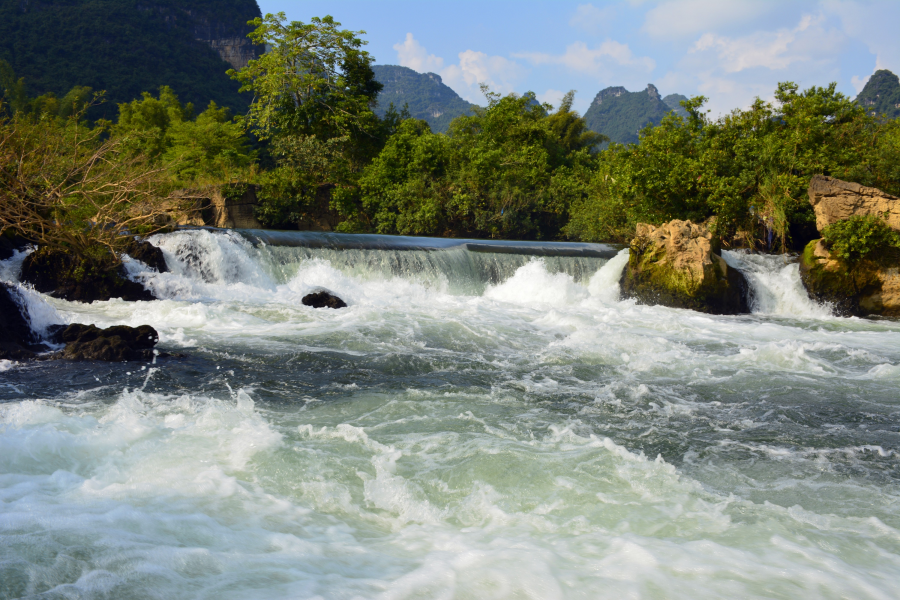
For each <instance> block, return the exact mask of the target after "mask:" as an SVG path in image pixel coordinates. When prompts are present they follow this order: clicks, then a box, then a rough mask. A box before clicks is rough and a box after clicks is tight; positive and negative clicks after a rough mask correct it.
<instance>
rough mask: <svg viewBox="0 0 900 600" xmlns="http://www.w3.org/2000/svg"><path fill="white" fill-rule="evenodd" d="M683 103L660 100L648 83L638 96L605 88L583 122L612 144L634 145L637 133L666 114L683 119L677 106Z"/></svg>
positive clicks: (675, 97)
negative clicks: (607, 138) (675, 114)
mask: <svg viewBox="0 0 900 600" xmlns="http://www.w3.org/2000/svg"><path fill="white" fill-rule="evenodd" d="M683 99H684V100H686V98H685V97H684V96H681V95H679V94H672V95H670V96H666V99H665V100H664V99H663V98H662V97H661V96H660V93H659V90H658V89H657V88H656V86H655V85H653V84H652V83H648V84H647V87H646V88H645V89H644V90H641V91H640V92H629V91H628V90H626V89H625V88H624V87H622V86H615V87H608V88H606V89H604V90H601V91H600V92H599V93H598V94H597V95H596V96H595V97H594V101H593V102H591V106H590V108H588V110H587V112H586V113H584V120H585V121H586V122H587V125H588V127H590V129H591V130H592V131H596V132H597V133H602V134H603V135H606V136H608V137H609V139H610V141H612V142H617V143H619V144H630V143H635V142H637V141H638V132H639V131H640V130H641V129H643V128H644V127H645V126H647V125H649V124H651V123H653V124H657V123H659V122H660V121H662V118H663V117H664V116H666V114H668V113H669V111H673V110H674V111H675V112H676V113H677V114H684V115H686V114H687V113H686V112H685V110H684V109H683V108H682V107H681V106H679V105H678V102H679V101H680V100H683ZM670 100H671V101H673V102H672V103H671V104H670ZM672 104H674V106H672Z"/></svg>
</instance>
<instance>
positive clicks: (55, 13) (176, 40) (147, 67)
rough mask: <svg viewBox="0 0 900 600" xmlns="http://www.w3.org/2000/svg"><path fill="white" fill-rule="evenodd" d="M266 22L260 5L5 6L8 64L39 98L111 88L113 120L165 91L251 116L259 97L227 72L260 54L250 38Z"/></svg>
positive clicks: (183, 1) (119, 0) (161, 1)
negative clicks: (120, 110) (253, 23)
mask: <svg viewBox="0 0 900 600" xmlns="http://www.w3.org/2000/svg"><path fill="white" fill-rule="evenodd" d="M259 16H260V10H259V6H258V5H257V3H256V0H80V1H73V0H40V1H36V0H21V1H16V2H2V3H0V59H3V60H5V61H6V62H8V63H9V64H10V65H11V66H12V69H13V71H14V72H15V76H16V77H21V78H24V80H25V83H26V86H27V88H26V91H27V93H28V94H29V95H31V96H36V95H40V94H44V93H47V92H53V93H55V94H56V95H57V96H58V97H61V96H62V95H64V94H65V93H66V92H68V91H69V90H70V89H71V88H72V87H73V86H75V85H82V86H90V87H91V88H93V89H94V90H106V92H107V102H106V104H105V107H104V113H105V114H106V113H110V112H111V113H112V114H114V113H115V108H116V103H117V102H128V101H130V100H132V99H134V98H137V97H140V94H141V92H145V91H151V92H155V91H156V90H157V89H158V88H159V87H160V86H161V85H168V86H170V87H171V88H172V89H173V90H174V91H175V93H176V94H178V96H179V98H180V99H181V100H182V101H184V102H193V103H194V104H195V105H197V106H198V108H201V109H202V108H203V107H205V106H206V104H207V103H208V102H209V101H210V100H215V101H216V102H217V103H218V104H219V105H223V106H228V107H230V108H233V109H236V110H243V109H244V108H245V107H246V106H247V104H248V103H249V98H246V97H244V96H242V95H241V94H238V91H237V90H238V87H239V86H238V84H237V82H235V81H233V80H231V79H230V78H229V77H228V76H227V75H226V74H225V72H226V71H227V70H228V69H230V68H240V67H242V66H244V65H245V64H246V63H247V61H248V60H250V59H251V58H253V57H255V56H257V55H258V53H259V51H260V49H259V48H257V47H254V46H253V44H251V43H250V40H249V39H248V38H247V37H246V36H247V33H248V32H249V31H250V27H249V26H248V25H247V21H249V20H251V19H254V18H256V17H259ZM98 116H99V115H98ZM106 116H110V115H109V114H106Z"/></svg>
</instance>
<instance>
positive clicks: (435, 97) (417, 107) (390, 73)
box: [372, 65, 474, 132]
mask: <svg viewBox="0 0 900 600" xmlns="http://www.w3.org/2000/svg"><path fill="white" fill-rule="evenodd" d="M372 71H373V72H374V73H375V79H376V80H377V81H378V83H380V84H381V85H383V86H384V88H383V89H382V90H381V93H380V94H378V106H377V107H376V108H375V112H376V113H377V114H379V115H384V113H385V112H386V111H387V108H388V106H390V104H391V103H392V102H393V104H394V108H396V109H397V110H400V109H402V108H403V107H404V106H408V107H409V113H410V115H412V116H413V117H414V118H416V119H422V120H423V121H427V122H428V125H429V126H430V127H431V129H432V131H434V132H444V131H447V127H449V126H450V121H452V120H453V119H455V118H456V117H459V116H462V115H468V114H471V112H472V106H474V105H473V104H469V103H468V102H466V101H465V100H463V99H462V98H460V97H459V94H457V93H456V92H454V91H453V90H452V89H451V88H450V87H449V86H447V85H445V84H444V81H443V80H442V79H441V76H440V75H438V74H437V73H419V72H418V71H414V70H412V69H410V68H409V67H401V66H399V65H372Z"/></svg>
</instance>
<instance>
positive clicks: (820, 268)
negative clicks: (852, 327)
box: [800, 175, 900, 317]
mask: <svg viewBox="0 0 900 600" xmlns="http://www.w3.org/2000/svg"><path fill="white" fill-rule="evenodd" d="M809 202H810V204H811V205H812V206H813V209H814V210H815V213H816V227H817V228H818V229H819V231H820V232H822V231H823V230H824V229H825V228H826V227H828V226H829V225H832V224H834V223H837V222H838V221H843V220H846V219H849V218H851V217H865V216H875V217H878V218H880V219H883V220H884V222H885V223H886V224H887V225H888V226H889V227H891V228H892V229H895V230H898V231H900V198H898V197H896V196H891V195H890V194H886V193H884V192H882V191H881V190H879V189H876V188H870V187H865V186H862V185H859V184H858V183H853V182H849V181H841V180H840V179H835V178H833V177H827V176H824V175H816V176H814V177H813V178H812V180H811V181H810V184H809ZM800 278H801V280H802V281H803V285H804V286H805V287H806V290H807V292H809V295H810V297H811V298H813V299H814V300H816V301H818V302H826V303H829V304H831V306H832V308H833V310H834V312H835V313H836V314H837V315H839V316H858V317H867V316H873V315H877V316H885V317H900V251H898V250H897V249H893V248H888V249H884V250H883V251H879V252H877V253H876V255H874V256H871V257H870V258H868V259H866V260H862V261H861V262H859V264H855V265H853V266H852V267H851V266H850V265H848V264H847V263H845V262H844V261H842V260H840V259H839V258H837V257H836V256H834V255H833V254H832V252H831V250H830V249H829V248H828V246H827V245H826V243H825V241H824V240H821V239H819V240H813V241H811V242H810V243H809V244H807V246H806V248H805V249H804V251H803V255H802V256H801V257H800Z"/></svg>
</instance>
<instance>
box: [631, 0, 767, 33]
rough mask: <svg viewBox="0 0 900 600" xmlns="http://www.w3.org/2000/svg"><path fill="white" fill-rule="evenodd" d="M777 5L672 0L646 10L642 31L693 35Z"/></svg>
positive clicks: (759, 0) (739, 22) (742, 0)
mask: <svg viewBox="0 0 900 600" xmlns="http://www.w3.org/2000/svg"><path fill="white" fill-rule="evenodd" d="M778 8H779V7H778V3H776V2H764V1H762V0H728V1H725V0H670V1H669V2H663V3H662V4H660V5H658V6H656V7H654V8H652V9H650V10H649V11H647V14H646V16H645V19H644V27H643V31H644V32H645V33H647V34H648V35H650V36H651V37H654V38H660V39H677V38H683V37H690V36H693V35H696V34H698V33H704V32H708V31H715V30H721V29H722V28H725V27H729V26H734V25H742V24H745V23H746V22H747V21H748V20H750V19H754V18H756V17H759V16H761V15H764V14H766V13H768V12H769V11H772V10H777V9H778Z"/></svg>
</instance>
